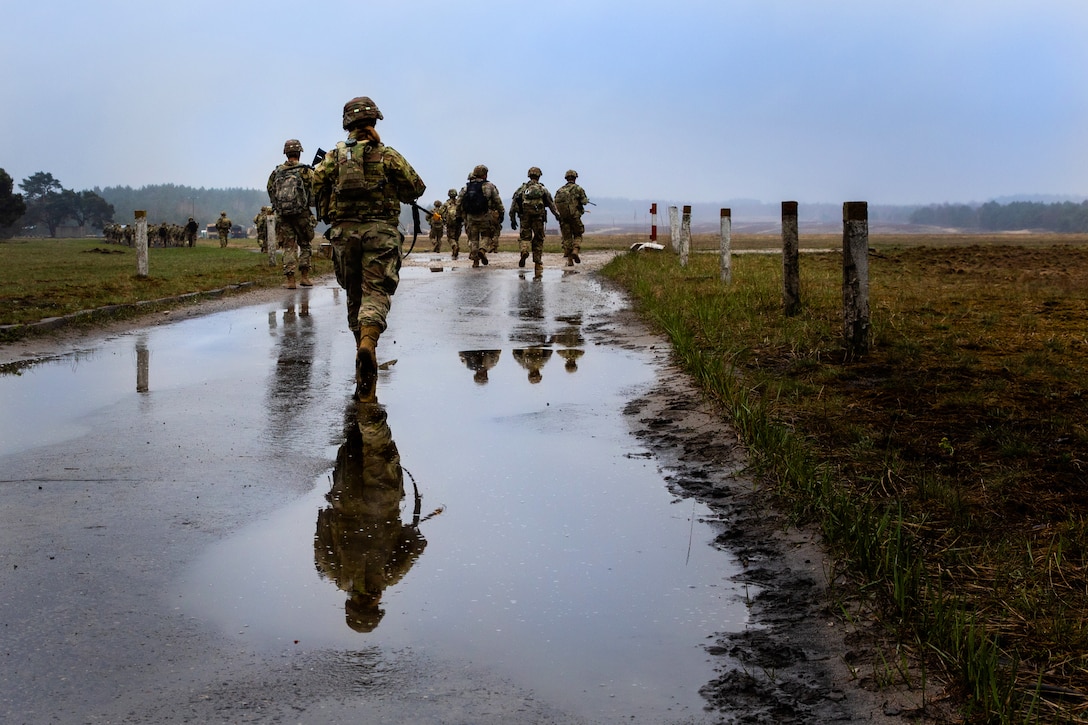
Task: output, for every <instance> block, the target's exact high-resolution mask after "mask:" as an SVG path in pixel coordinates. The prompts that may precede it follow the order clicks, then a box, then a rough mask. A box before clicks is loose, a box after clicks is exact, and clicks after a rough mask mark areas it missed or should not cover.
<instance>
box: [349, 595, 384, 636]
mask: <svg viewBox="0 0 1088 725" xmlns="http://www.w3.org/2000/svg"><path fill="white" fill-rule="evenodd" d="M380 599H381V597H380V595H379V596H373V595H370V594H367V593H366V592H353V593H352V596H351V597H350V598H349V599H348V600H347V601H346V602H344V619H345V620H346V621H347V625H348V626H349V627H351V628H352V629H353V630H355V631H356V632H363V633H366V632H373V631H374V629H375V627H377V626H378V624H379V623H380V622H381V621H382V617H384V616H385V610H384V609H382V608H381V606H380V605H379V601H380Z"/></svg>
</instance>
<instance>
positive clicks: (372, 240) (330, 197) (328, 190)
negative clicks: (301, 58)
mask: <svg viewBox="0 0 1088 725" xmlns="http://www.w3.org/2000/svg"><path fill="white" fill-rule="evenodd" d="M360 109H361V110H360ZM358 118H364V119H365V118H370V119H378V118H381V114H380V112H379V111H378V110H377V107H376V106H374V105H373V102H372V101H370V99H369V98H366V97H361V98H356V99H352V101H349V102H348V104H346V105H345V107H344V127H345V129H347V130H348V140H347V142H344V141H341V142H339V143H337V144H336V148H334V149H333V150H332V151H330V152H329V153H328V154H326V156H325V158H324V159H323V160H322V161H321V162H320V163H319V164H318V165H317V167H316V168H315V169H314V199H315V201H316V204H317V212H318V216H320V218H321V220H322V221H324V222H327V223H329V224H331V225H332V228H331V229H330V230H329V235H328V237H329V241H330V242H332V246H333V264H334V266H335V269H336V279H337V281H338V282H339V283H340V285H341V286H342V287H343V288H344V289H345V290H346V291H347V308H348V327H349V328H350V329H351V330H352V332H353V333H355V336H356V341H357V342H360V343H361V344H360V353H359V355H361V354H362V352H361V351H362V350H363V346H364V345H365V344H366V342H365V338H366V337H367V335H368V334H369V335H373V343H372V344H371V345H369V347H368V348H367V350H368V358H369V355H373V350H374V348H375V347H376V346H377V335H378V334H380V333H381V332H382V331H384V330H385V328H386V315H387V314H388V313H389V307H390V304H391V299H390V297H391V295H393V293H394V292H396V290H397V285H398V284H399V283H400V265H401V244H402V243H403V242H404V235H403V234H402V233H401V232H400V230H399V229H398V228H397V225H398V224H399V223H400V205H401V204H402V203H404V204H410V203H412V202H414V201H415V200H416V199H418V198H419V197H420V196H422V195H423V192H424V191H425V190H426V188H427V187H426V185H425V184H424V183H423V180H422V179H420V178H419V174H417V173H416V171H415V169H413V168H412V166H411V164H409V163H408V162H407V161H406V160H405V159H404V157H403V156H401V155H400V154H399V153H397V151H395V150H394V149H392V148H390V147H389V146H385V145H384V144H382V143H381V142H380V141H375V140H373V139H372V136H371V134H374V135H376V132H375V131H374V130H373V128H372V127H367V126H363V127H360V126H358V125H356V124H357V120H356V119H358ZM353 167H354V168H356V169H357V168H359V167H361V169H362V171H363V172H364V173H363V175H362V179H360V178H359V177H357V176H353V175H352V172H351V169H352V168H353ZM356 173H357V172H356ZM363 179H365V181H364V180H363ZM352 184H355V185H356V186H357V188H356V189H355V190H350V186H351V185H352ZM359 184H362V185H361V186H359ZM362 362H363V363H365V364H366V365H376V363H375V361H374V360H369V359H368V360H367V361H362ZM360 364H361V363H360V358H359V357H358V356H357V358H356V380H357V382H359V381H360V376H361V373H360V370H359V365H360ZM364 372H366V373H370V372H371V371H369V370H366V371H364ZM356 393H357V397H358V395H359V393H360V390H359V389H358V388H357V390H356Z"/></svg>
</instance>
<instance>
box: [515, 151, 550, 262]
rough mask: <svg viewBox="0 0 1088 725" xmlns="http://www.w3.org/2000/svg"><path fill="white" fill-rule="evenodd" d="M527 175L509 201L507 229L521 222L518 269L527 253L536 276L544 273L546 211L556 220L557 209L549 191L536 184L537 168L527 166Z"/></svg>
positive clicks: (540, 173)
mask: <svg viewBox="0 0 1088 725" xmlns="http://www.w3.org/2000/svg"><path fill="white" fill-rule="evenodd" d="M528 175H529V180H528V181H526V182H525V183H524V184H522V185H521V186H519V187H518V190H517V191H515V192H514V198H513V201H511V202H510V228H511V229H517V228H518V219H519V218H520V219H521V234H520V235H519V236H518V240H519V243H520V247H521V249H520V251H521V259H519V260H518V266H519V267H524V266H525V260H526V258H528V256H529V254H530V252H531V253H532V255H533V266H534V269H535V272H536V276H538V277H539V276H540V275H541V273H542V272H543V271H544V226H545V224H546V222H547V220H548V211H551V213H552V214H554V215H555V218H556V219H558V218H559V210H558V209H556V207H555V201H554V200H552V194H551V192H550V191H548V190H547V189H546V188H545V187H544V185H543V184H541V183H540V177H541V175H542V172H541V171H540V167H538V166H533V167H531V168H530V169H529V174H528Z"/></svg>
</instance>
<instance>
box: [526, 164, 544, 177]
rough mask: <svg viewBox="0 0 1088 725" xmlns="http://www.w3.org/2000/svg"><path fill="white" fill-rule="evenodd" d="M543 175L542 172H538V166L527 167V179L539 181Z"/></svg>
mask: <svg viewBox="0 0 1088 725" xmlns="http://www.w3.org/2000/svg"><path fill="white" fill-rule="evenodd" d="M543 173H544V172H543V171H541V170H540V167H539V166H530V167H529V178H530V179H539V178H540V177H541V175H543Z"/></svg>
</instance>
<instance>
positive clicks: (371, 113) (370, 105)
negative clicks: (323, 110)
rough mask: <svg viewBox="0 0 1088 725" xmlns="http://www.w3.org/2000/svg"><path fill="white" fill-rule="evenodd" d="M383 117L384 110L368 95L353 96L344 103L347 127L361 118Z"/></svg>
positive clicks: (345, 125)
mask: <svg viewBox="0 0 1088 725" xmlns="http://www.w3.org/2000/svg"><path fill="white" fill-rule="evenodd" d="M365 118H369V119H382V118H385V117H384V116H382V112H381V111H379V110H378V105H377V104H376V103H374V101H372V100H370V99H369V98H367V97H366V96H359V97H358V98H352V99H351V100H350V101H348V102H347V103H345V104H344V128H345V129H347V128H348V127H349V126H350V125H351V124H353V123H354V122H356V121H358V120H361V119H365Z"/></svg>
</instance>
